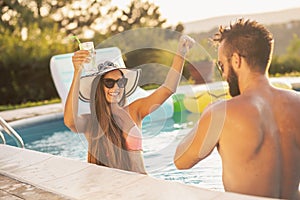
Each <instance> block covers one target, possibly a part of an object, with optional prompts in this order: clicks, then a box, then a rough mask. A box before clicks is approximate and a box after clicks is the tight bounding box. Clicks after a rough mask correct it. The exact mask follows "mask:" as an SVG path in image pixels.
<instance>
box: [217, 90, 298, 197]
mask: <svg viewBox="0 0 300 200" xmlns="http://www.w3.org/2000/svg"><path fill="white" fill-rule="evenodd" d="M226 110H227V112H228V113H227V116H228V117H227V118H226V120H225V123H224V128H223V132H222V134H221V137H220V140H219V145H218V150H219V153H220V155H221V158H222V163H223V183H224V188H225V190H226V191H232V192H238V193H245V194H249V193H250V194H253V195H258V196H268V197H274V198H282V197H284V198H289V199H297V198H298V199H299V198H300V197H299V196H298V197H296V196H297V195H299V193H298V192H297V191H298V186H299V180H300V160H299V156H300V118H299V116H298V115H299V113H300V96H299V94H297V93H296V92H291V91H283V90H278V89H275V88H273V87H270V86H267V87H266V86H263V87H260V88H259V90H253V91H252V92H251V91H250V92H249V94H248V93H247V92H245V93H244V95H241V96H238V97H236V98H234V99H232V100H230V101H228V102H227V109H226ZM237 149H238V151H237ZM295 162H296V163H295ZM297 166H298V167H297ZM295 192H296V193H295Z"/></svg>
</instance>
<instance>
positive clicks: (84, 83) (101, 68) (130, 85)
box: [79, 61, 140, 102]
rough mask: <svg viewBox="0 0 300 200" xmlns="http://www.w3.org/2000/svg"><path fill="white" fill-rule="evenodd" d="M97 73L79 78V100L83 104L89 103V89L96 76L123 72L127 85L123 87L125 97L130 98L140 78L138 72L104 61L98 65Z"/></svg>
mask: <svg viewBox="0 0 300 200" xmlns="http://www.w3.org/2000/svg"><path fill="white" fill-rule="evenodd" d="M97 69H98V71H97V72H93V73H91V74H88V75H85V76H82V77H81V78H80V86H79V98H80V99H81V100H82V101H84V102H89V101H90V98H91V88H92V83H93V80H94V79H95V78H96V77H98V76H103V75H104V74H106V73H108V72H110V71H113V70H120V71H122V72H123V74H124V77H125V78H127V79H128V81H127V84H126V86H125V94H126V96H127V97H128V96H130V95H131V94H132V93H133V92H134V91H135V90H136V87H137V85H138V80H139V77H140V70H139V69H138V70H131V69H127V68H122V67H119V66H117V65H116V64H114V63H113V62H110V61H106V62H104V63H100V64H99V65H98V67H97Z"/></svg>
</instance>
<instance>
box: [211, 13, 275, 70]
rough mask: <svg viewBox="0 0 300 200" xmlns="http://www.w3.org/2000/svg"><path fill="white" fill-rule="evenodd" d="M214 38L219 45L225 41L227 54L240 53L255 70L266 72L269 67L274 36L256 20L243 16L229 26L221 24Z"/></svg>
mask: <svg viewBox="0 0 300 200" xmlns="http://www.w3.org/2000/svg"><path fill="white" fill-rule="evenodd" d="M212 40H213V42H214V43H215V44H217V45H219V44H220V43H221V42H222V41H224V47H225V54H226V56H228V57H230V56H232V54H233V53H238V54H239V55H240V56H241V57H244V59H245V60H246V62H247V63H248V64H249V65H250V67H251V70H253V71H258V72H261V73H265V71H266V70H267V69H268V68H269V65H270V62H271V58H272V52H273V45H274V44H273V36H272V34H271V33H270V32H269V31H268V30H267V29H266V28H265V27H264V26H263V25H261V24H259V23H258V22H256V21H251V20H249V19H248V20H244V19H243V18H242V19H238V20H237V21H236V22H235V23H233V24H230V26H229V27H223V26H220V28H219V31H218V32H217V33H216V34H215V35H214V37H213V38H212Z"/></svg>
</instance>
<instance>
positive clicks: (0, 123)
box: [0, 117, 24, 148]
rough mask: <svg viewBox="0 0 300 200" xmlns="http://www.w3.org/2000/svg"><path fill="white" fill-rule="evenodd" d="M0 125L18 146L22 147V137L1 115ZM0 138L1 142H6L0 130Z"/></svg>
mask: <svg viewBox="0 0 300 200" xmlns="http://www.w3.org/2000/svg"><path fill="white" fill-rule="evenodd" d="M0 126H1V127H2V128H3V130H4V131H5V132H6V133H7V134H8V135H9V136H11V137H12V138H13V139H14V140H15V142H16V143H17V145H18V147H21V148H24V142H23V139H22V137H21V136H20V135H19V134H18V133H17V132H16V131H15V130H14V129H13V128H12V127H11V126H10V125H9V124H8V123H7V122H6V121H5V120H4V119H3V118H2V117H0ZM0 140H2V143H3V144H6V140H5V138H4V135H3V133H2V132H1V131H0Z"/></svg>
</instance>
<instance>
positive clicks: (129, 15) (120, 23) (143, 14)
mask: <svg viewBox="0 0 300 200" xmlns="http://www.w3.org/2000/svg"><path fill="white" fill-rule="evenodd" d="M166 21H167V20H166V19H163V18H162V17H161V13H160V11H159V7H158V6H156V5H155V4H154V3H150V2H147V1H146V2H142V1H141V0H132V1H131V3H130V5H129V6H128V8H127V9H126V10H123V11H122V14H121V15H120V16H119V17H117V19H116V20H115V22H114V23H113V24H112V25H111V26H110V29H109V30H108V31H109V32H110V33H111V34H116V33H120V32H123V31H126V30H131V29H135V28H143V27H162V26H163V25H164V24H165V23H166Z"/></svg>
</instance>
